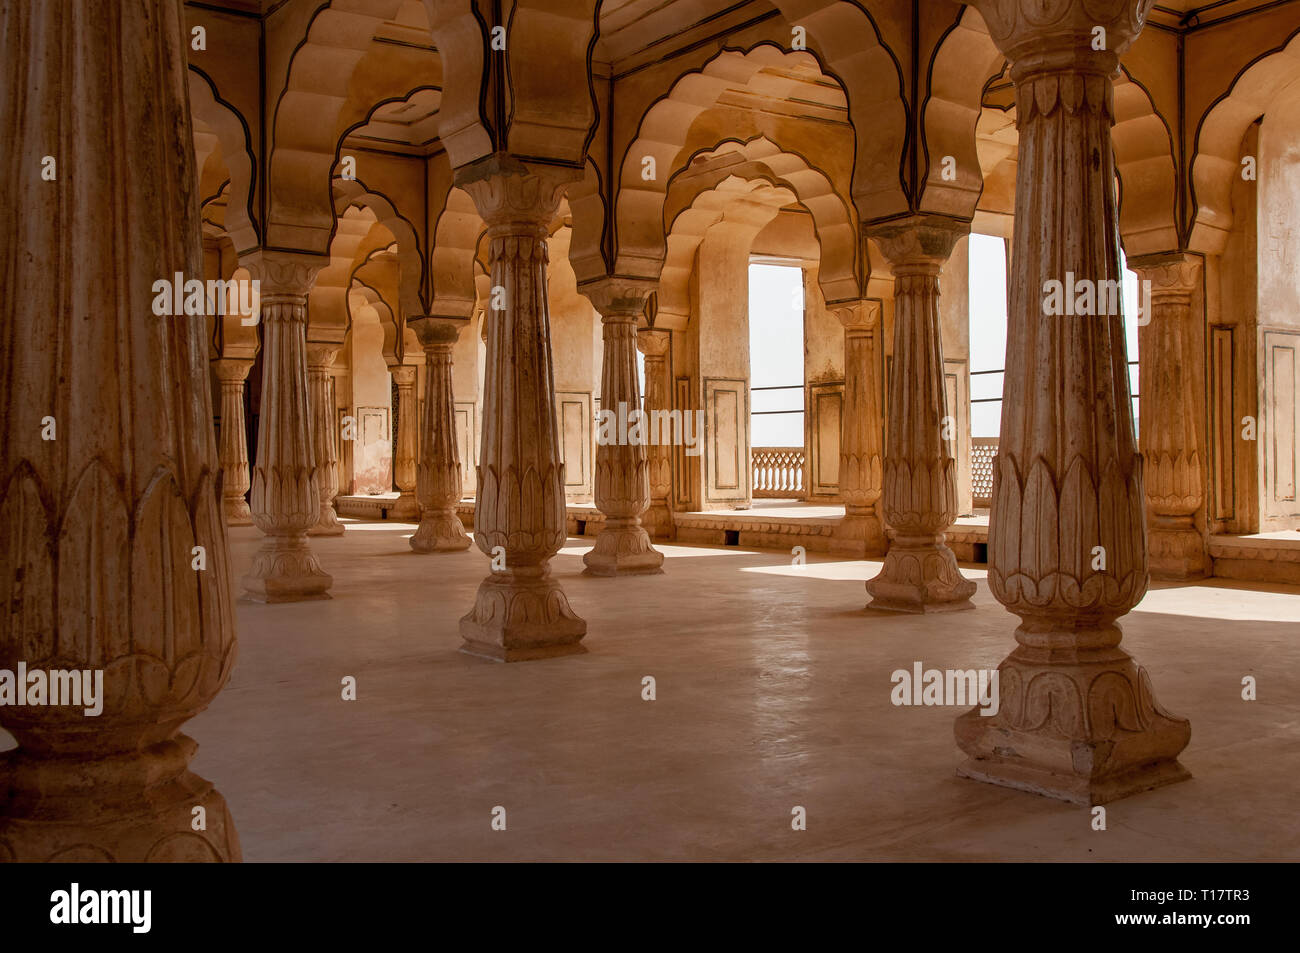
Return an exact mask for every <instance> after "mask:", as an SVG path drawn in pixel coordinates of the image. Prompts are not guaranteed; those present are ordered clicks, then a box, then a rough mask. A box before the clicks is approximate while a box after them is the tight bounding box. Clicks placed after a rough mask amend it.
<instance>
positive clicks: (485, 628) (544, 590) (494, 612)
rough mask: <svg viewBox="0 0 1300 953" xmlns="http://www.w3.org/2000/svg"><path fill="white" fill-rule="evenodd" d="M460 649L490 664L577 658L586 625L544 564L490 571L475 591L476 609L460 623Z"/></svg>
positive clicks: (584, 648)
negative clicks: (560, 657)
mask: <svg viewBox="0 0 1300 953" xmlns="http://www.w3.org/2000/svg"><path fill="white" fill-rule="evenodd" d="M460 634H461V638H463V639H464V640H465V644H464V645H462V646H461V647H460V650H461V651H462V652H464V653H466V654H467V655H477V656H479V657H480V658H486V659H491V660H492V661H494V662H529V661H533V660H534V659H544V658H555V657H556V656H560V655H577V654H579V653H581V652H585V651H587V647H586V646H585V645H582V644H581V639H582V637H583V636H584V635H586V634H587V623H586V622H584V621H583V620H582V619H580V618H578V617H577V616H576V615H575V614H574V612H573V610H572V609H570V608H569V600H568V598H567V597H566V596H565V595H564V590H563V589H561V588H560V584H559V583H557V582H556V581H555V580H554V579H552V578H551V572H550V569H549V568H548V567H546V566H527V567H524V568H521V569H513V570H510V569H507V570H503V571H502V572H494V573H493V574H492V575H490V576H488V577H487V578H486V579H484V580H483V581H482V582H481V583H479V587H478V595H477V596H476V597H475V600H474V608H473V609H472V610H471V611H470V612H469V614H468V615H466V616H464V617H463V618H462V619H461V620H460Z"/></svg>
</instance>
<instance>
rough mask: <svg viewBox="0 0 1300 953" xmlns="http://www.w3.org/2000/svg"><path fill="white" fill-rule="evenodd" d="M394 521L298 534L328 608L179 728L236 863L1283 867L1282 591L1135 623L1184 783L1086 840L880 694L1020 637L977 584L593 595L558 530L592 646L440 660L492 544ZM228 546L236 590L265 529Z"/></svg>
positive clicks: (749, 567) (872, 566) (1257, 590)
mask: <svg viewBox="0 0 1300 953" xmlns="http://www.w3.org/2000/svg"><path fill="white" fill-rule="evenodd" d="M412 531H413V527H412V526H410V525H407V524H400V523H377V522H376V523H364V522H349V525H348V531H347V535H346V536H344V537H340V538H334V539H315V540H313V545H314V546H315V547H316V549H317V552H318V553H319V556H320V560H321V563H322V565H323V566H324V567H325V569H326V570H327V571H328V572H330V573H332V574H333V576H334V587H333V590H332V592H333V596H334V598H333V599H331V600H328V601H322V602H310V603H299V604H290V605H273V606H266V605H258V604H253V603H248V602H240V603H239V605H238V621H239V638H240V657H239V661H238V664H237V666H236V668H235V672H234V675H233V677H232V679H231V681H230V684H229V685H228V686H227V688H226V689H225V691H223V692H222V693H221V695H219V696H218V697H217V699H216V701H215V702H214V703H213V704H212V706H211V707H210V708H209V709H208V710H207V711H206V712H204V713H202V714H201V715H199V716H198V717H197V718H195V719H193V721H191V722H190V723H189V725H188V727H187V728H186V731H187V733H188V734H190V735H191V736H193V737H194V738H195V739H196V740H197V741H198V742H199V745H200V750H199V754H198V756H197V757H196V758H195V761H194V769H195V770H196V771H197V772H198V773H200V774H201V775H203V776H204V777H206V778H208V779H209V780H211V781H213V782H214V783H215V784H216V785H217V787H218V789H219V790H220V791H221V792H222V793H223V794H224V795H225V797H226V799H227V801H228V803H229V805H230V809H231V812H232V814H233V816H234V819H235V824H236V826H237V828H238V830H239V834H240V837H241V840H242V843H243V851H244V857H245V859H246V860H248V861H286V860H288V861H361V860H396V861H421V860H656V861H666V860H894V861H898V860H945V861H961V860H1143V861H1145V860H1152V861H1197V860H1205V861H1210V860H1263V859H1267V860H1297V859H1300V812H1297V809H1296V803H1297V794H1298V793H1300V589H1296V588H1288V587H1285V586H1271V587H1262V586H1255V585H1245V584H1237V583H1231V582H1227V581H1223V580H1214V581H1212V582H1211V583H1209V584H1205V585H1178V586H1163V587H1161V588H1157V589H1155V590H1153V591H1152V592H1150V593H1149V594H1148V595H1147V597H1146V599H1145V600H1144V601H1143V603H1142V604H1141V605H1140V606H1139V607H1138V609H1137V610H1136V611H1135V612H1134V613H1132V614H1131V615H1130V616H1129V617H1128V619H1127V621H1126V622H1125V623H1124V627H1125V632H1126V638H1125V645H1126V647H1127V648H1128V649H1129V650H1130V651H1131V652H1133V654H1135V655H1136V656H1137V657H1138V659H1139V660H1140V661H1141V662H1142V663H1143V664H1145V665H1146V666H1147V668H1148V669H1149V670H1150V672H1151V674H1152V678H1153V680H1154V684H1155V688H1156V692H1157V697H1158V698H1159V700H1160V701H1161V703H1162V704H1163V705H1164V707H1166V708H1167V709H1169V710H1170V711H1172V712H1174V713H1176V714H1179V715H1182V716H1184V717H1188V718H1190V719H1191V722H1192V741H1191V744H1190V746H1189V747H1188V748H1187V750H1186V751H1185V752H1184V755H1183V759H1182V760H1183V763H1184V764H1185V765H1186V767H1187V768H1188V769H1190V771H1191V772H1192V775H1193V778H1192V780H1191V781H1188V782H1185V783H1182V784H1177V785H1174V786H1171V787H1167V788H1163V789H1160V790H1156V791H1151V792H1147V793H1144V794H1140V795H1137V796H1134V797H1131V798H1129V799H1126V800H1123V801H1120V802H1117V803H1115V804H1112V805H1109V807H1108V811H1109V813H1108V824H1107V828H1108V829H1107V830H1106V831H1094V830H1093V829H1092V827H1091V824H1090V821H1091V816H1090V814H1089V812H1088V810H1087V809H1085V808H1082V807H1078V806H1072V805H1069V804H1065V803H1063V802H1057V801H1053V800H1048V799H1045V798H1041V797H1037V796H1034V795H1030V794H1024V793H1019V792H1016V791H1011V790H1007V789H1003V788H998V787H993V786H989V785H985V784H981V783H978V782H975V781H969V780H964V779H960V778H958V777H957V776H956V773H955V768H956V766H957V764H958V763H959V761H960V760H961V755H960V752H959V751H958V749H957V748H956V746H955V744H954V742H953V738H952V721H953V718H954V716H955V715H956V714H957V713H958V710H956V709H953V708H942V707H929V708H927V707H895V706H894V705H892V704H891V701H890V692H891V689H892V687H893V686H892V683H891V681H890V675H891V673H892V672H893V671H894V670H896V669H910V668H911V667H912V665H913V663H914V662H917V661H919V662H922V663H923V664H924V666H925V667H926V668H931V667H935V668H982V667H990V668H991V667H994V666H996V665H997V663H998V662H999V661H1000V660H1001V659H1002V658H1003V656H1005V655H1006V654H1007V652H1008V651H1009V650H1010V648H1011V647H1012V644H1013V640H1012V630H1013V628H1014V625H1013V622H1014V619H1013V617H1012V616H1011V615H1009V614H1008V613H1007V612H1006V611H1005V610H1004V609H1003V608H1002V607H1001V606H999V605H998V604H997V603H996V602H995V601H994V600H993V598H992V596H991V595H990V594H989V592H988V589H987V586H986V584H985V582H984V572H983V571H982V570H981V569H975V568H972V567H966V571H967V572H968V573H969V575H971V576H972V577H973V578H975V579H977V580H978V582H979V592H978V593H977V595H976V597H975V602H976V605H977V608H976V609H975V610H974V611H972V612H965V613H960V614H958V615H947V616H939V617H934V616H930V617H911V616H898V615H886V614H877V613H870V612H867V611H864V609H863V605H864V603H865V601H866V593H865V591H864V590H863V582H864V581H865V580H866V579H867V578H868V577H870V576H871V575H874V574H875V572H876V570H877V568H878V565H879V564H878V563H874V562H861V561H849V562H845V561H836V560H834V559H832V558H829V557H819V556H818V555H816V554H809V556H808V562H807V564H806V565H804V566H795V565H791V560H790V557H789V556H788V555H785V554H783V553H779V552H771V551H767V552H753V551H745V550H739V549H736V548H707V547H695V546H663V547H662V548H663V550H664V552H665V554H666V556H667V559H666V560H665V569H666V571H665V573H664V574H663V575H661V576H652V577H635V578H629V579H598V578H591V577H586V576H583V575H582V574H581V570H582V568H583V566H582V561H581V554H582V553H583V552H584V551H585V549H586V548H588V546H589V545H590V541H589V540H587V541H583V540H576V539H575V540H570V542H569V545H568V546H567V547H566V548H565V549H564V550H563V552H562V553H561V554H560V555H559V556H558V557H557V558H556V559H555V561H554V563H553V566H554V569H555V573H556V575H557V577H558V578H559V579H560V580H561V581H562V583H563V585H564V587H565V589H566V591H567V592H568V595H569V599H570V602H571V603H572V606H573V608H574V610H575V611H576V612H577V613H578V614H579V615H581V616H582V617H583V618H585V619H586V620H587V623H588V635H587V638H586V640H585V644H586V645H587V646H588V648H589V649H590V652H589V653H588V654H586V655H581V656H571V657H567V658H560V659H554V660H549V661H543V662H529V663H521V664H513V665H499V664H493V663H490V662H485V661H480V660H477V659H474V658H471V657H468V656H465V655H462V654H460V653H459V652H457V651H456V650H457V647H458V646H459V645H460V637H459V635H458V630H457V620H458V619H459V617H460V616H461V615H462V614H463V613H464V612H465V611H466V610H467V609H468V608H469V606H470V605H471V604H472V602H473V598H474V591H475V588H476V587H477V585H478V582H479V580H480V578H481V577H482V576H483V575H484V574H485V572H486V569H487V560H486V557H484V556H483V555H482V554H480V553H479V552H478V551H477V550H476V549H472V550H470V551H469V552H467V553H461V554H455V555H416V554H414V553H412V552H411V551H410V549H409V547H408V545H407V537H408V536H409V535H410V534H411V532H412ZM232 537H233V541H232V558H233V562H234V570H235V576H236V578H238V577H239V576H240V575H242V573H243V571H244V569H245V568H246V567H247V566H248V564H249V562H250V560H251V556H252V553H253V551H254V550H255V548H256V546H257V543H258V539H259V535H258V533H257V531H256V530H255V529H252V528H238V529H234V530H232ZM1248 674H1249V675H1254V676H1255V677H1256V679H1257V680H1258V693H1259V697H1258V700H1257V701H1253V702H1248V701H1243V700H1242V699H1241V680H1242V677H1243V676H1244V675H1248ZM348 675H351V676H354V677H355V679H356V682H357V699H356V700H355V701H343V700H342V698H341V687H340V686H341V680H342V679H343V677H344V676H348ZM647 675H651V676H653V677H654V679H655V688H656V696H657V697H656V699H655V700H654V701H644V700H642V679H643V677H644V676H647ZM796 806H800V807H803V808H804V809H805V810H806V814H807V829H806V830H804V831H795V830H792V829H791V818H792V814H791V811H792V809H793V808H794V807H796ZM495 807H504V808H505V809H506V830H504V831H497V830H493V829H492V826H491V822H492V815H493V809H494V808H495Z"/></svg>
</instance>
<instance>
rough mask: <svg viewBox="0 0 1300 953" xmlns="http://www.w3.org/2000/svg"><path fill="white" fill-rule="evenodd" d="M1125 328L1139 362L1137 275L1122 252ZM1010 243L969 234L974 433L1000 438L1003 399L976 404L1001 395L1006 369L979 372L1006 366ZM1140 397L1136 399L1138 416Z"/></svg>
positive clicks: (1131, 354) (1133, 375)
mask: <svg viewBox="0 0 1300 953" xmlns="http://www.w3.org/2000/svg"><path fill="white" fill-rule="evenodd" d="M1120 266H1121V267H1122V268H1123V269H1124V329H1125V331H1126V332H1127V335H1126V336H1127V339H1128V360H1130V361H1136V360H1137V357H1138V343H1137V321H1136V316H1137V289H1138V285H1137V275H1135V274H1134V273H1133V272H1131V271H1129V270H1128V267H1127V266H1126V264H1125V260H1124V256H1123V252H1121V253H1120ZM1006 268H1007V263H1006V254H1005V246H1004V244H1003V241H1002V239H1001V238H995V237H993V236H990V235H975V234H972V235H971V237H970V369H971V374H972V376H971V381H970V396H971V416H970V419H971V436H972V437H996V436H997V435H998V433H999V431H1000V429H1001V423H1002V402H1001V401H1000V400H998V401H996V402H993V403H975V401H976V400H977V399H979V398H982V397H999V398H1000V397H1001V396H1002V375H1001V374H978V373H976V372H977V371H989V370H1002V369H1003V368H1004V367H1005V366H1006V365H1005V364H1004V354H1005V350H1006V342H1007V283H1006V282H1007V277H1006ZM1137 383H1138V376H1137V368H1136V367H1130V368H1129V388H1130V390H1131V391H1132V392H1134V393H1136V392H1137ZM1137 409H1138V401H1137V400H1134V401H1133V413H1134V415H1135V416H1136V415H1137Z"/></svg>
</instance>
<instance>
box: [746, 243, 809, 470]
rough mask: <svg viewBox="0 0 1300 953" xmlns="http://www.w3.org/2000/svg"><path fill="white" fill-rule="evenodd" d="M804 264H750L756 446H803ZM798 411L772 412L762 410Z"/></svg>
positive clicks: (752, 437)
mask: <svg viewBox="0 0 1300 953" xmlns="http://www.w3.org/2000/svg"><path fill="white" fill-rule="evenodd" d="M803 363H804V351H803V269H801V268H798V267H790V266H787V265H750V266H749V364H750V381H749V386H750V387H751V388H756V387H781V386H784V385H787V384H793V385H794V389H793V390H760V391H754V392H753V393H752V395H751V401H750V412H751V413H752V414H753V416H752V417H751V422H750V427H751V433H750V443H751V444H752V445H753V446H755V447H802V446H803V376H804V367H803ZM770 410H781V411H794V413H782V414H769V413H759V411H770Z"/></svg>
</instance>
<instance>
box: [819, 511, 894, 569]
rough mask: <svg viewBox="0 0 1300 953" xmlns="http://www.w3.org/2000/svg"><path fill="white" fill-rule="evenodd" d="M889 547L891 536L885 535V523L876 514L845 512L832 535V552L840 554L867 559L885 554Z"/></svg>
mask: <svg viewBox="0 0 1300 953" xmlns="http://www.w3.org/2000/svg"><path fill="white" fill-rule="evenodd" d="M846 509H847V507H846ZM888 549H889V538H888V537H887V536H886V535H885V527H884V524H883V523H881V521H880V517H878V516H875V515H862V514H858V513H852V514H850V513H845V515H844V517H843V518H841V519H840V520H839V521H838V522H837V523H836V524H835V527H834V530H833V532H832V535H831V544H830V552H832V553H835V554H836V555H840V556H854V557H857V558H859V559H865V558H866V557H868V556H883V555H885V553H886V551H887V550H888Z"/></svg>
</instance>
